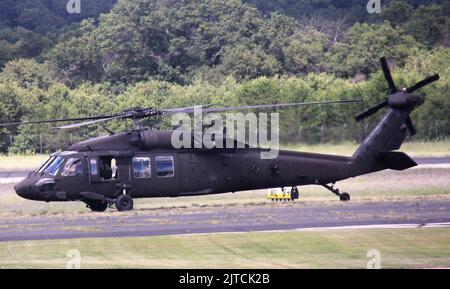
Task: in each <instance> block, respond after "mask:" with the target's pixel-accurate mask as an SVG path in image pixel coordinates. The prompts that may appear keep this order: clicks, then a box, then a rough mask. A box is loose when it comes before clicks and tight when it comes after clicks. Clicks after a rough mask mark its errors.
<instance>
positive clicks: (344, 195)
mask: <svg viewBox="0 0 450 289" xmlns="http://www.w3.org/2000/svg"><path fill="white" fill-rule="evenodd" d="M339 198H340V199H341V201H343V202H348V201H350V195H349V194H347V193H342V194H341V195H340V196H339Z"/></svg>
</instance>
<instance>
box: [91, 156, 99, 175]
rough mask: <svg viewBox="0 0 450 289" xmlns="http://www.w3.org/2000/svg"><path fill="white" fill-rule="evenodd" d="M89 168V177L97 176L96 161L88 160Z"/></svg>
mask: <svg viewBox="0 0 450 289" xmlns="http://www.w3.org/2000/svg"><path fill="white" fill-rule="evenodd" d="M89 167H90V171H91V176H96V175H97V174H98V168H97V160H95V159H90V160H89Z"/></svg>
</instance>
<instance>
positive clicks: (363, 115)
mask: <svg viewBox="0 0 450 289" xmlns="http://www.w3.org/2000/svg"><path fill="white" fill-rule="evenodd" d="M387 105H388V100H387V99H386V100H384V101H383V102H380V103H379V104H377V105H375V106H372V107H371V108H369V109H368V110H366V111H363V112H362V113H360V114H358V115H357V116H355V120H356V121H360V120H362V119H364V118H366V117H368V116H371V115H372V114H374V113H376V112H377V111H379V110H380V109H382V108H383V107H385V106H387Z"/></svg>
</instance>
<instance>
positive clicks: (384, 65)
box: [380, 57, 398, 94]
mask: <svg viewBox="0 0 450 289" xmlns="http://www.w3.org/2000/svg"><path fill="white" fill-rule="evenodd" d="M380 63H381V68H382V69H383V73H384V78H386V81H387V82H388V84H389V89H390V91H391V94H393V93H396V92H397V91H398V89H397V87H396V86H395V83H394V79H392V74H391V70H390V69H389V65H388V62H387V60H386V58H385V57H382V58H381V59H380Z"/></svg>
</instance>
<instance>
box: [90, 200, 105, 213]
mask: <svg viewBox="0 0 450 289" xmlns="http://www.w3.org/2000/svg"><path fill="white" fill-rule="evenodd" d="M86 205H87V207H88V208H89V209H91V210H92V211H93V212H104V211H106V208H108V202H102V201H88V202H86Z"/></svg>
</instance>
